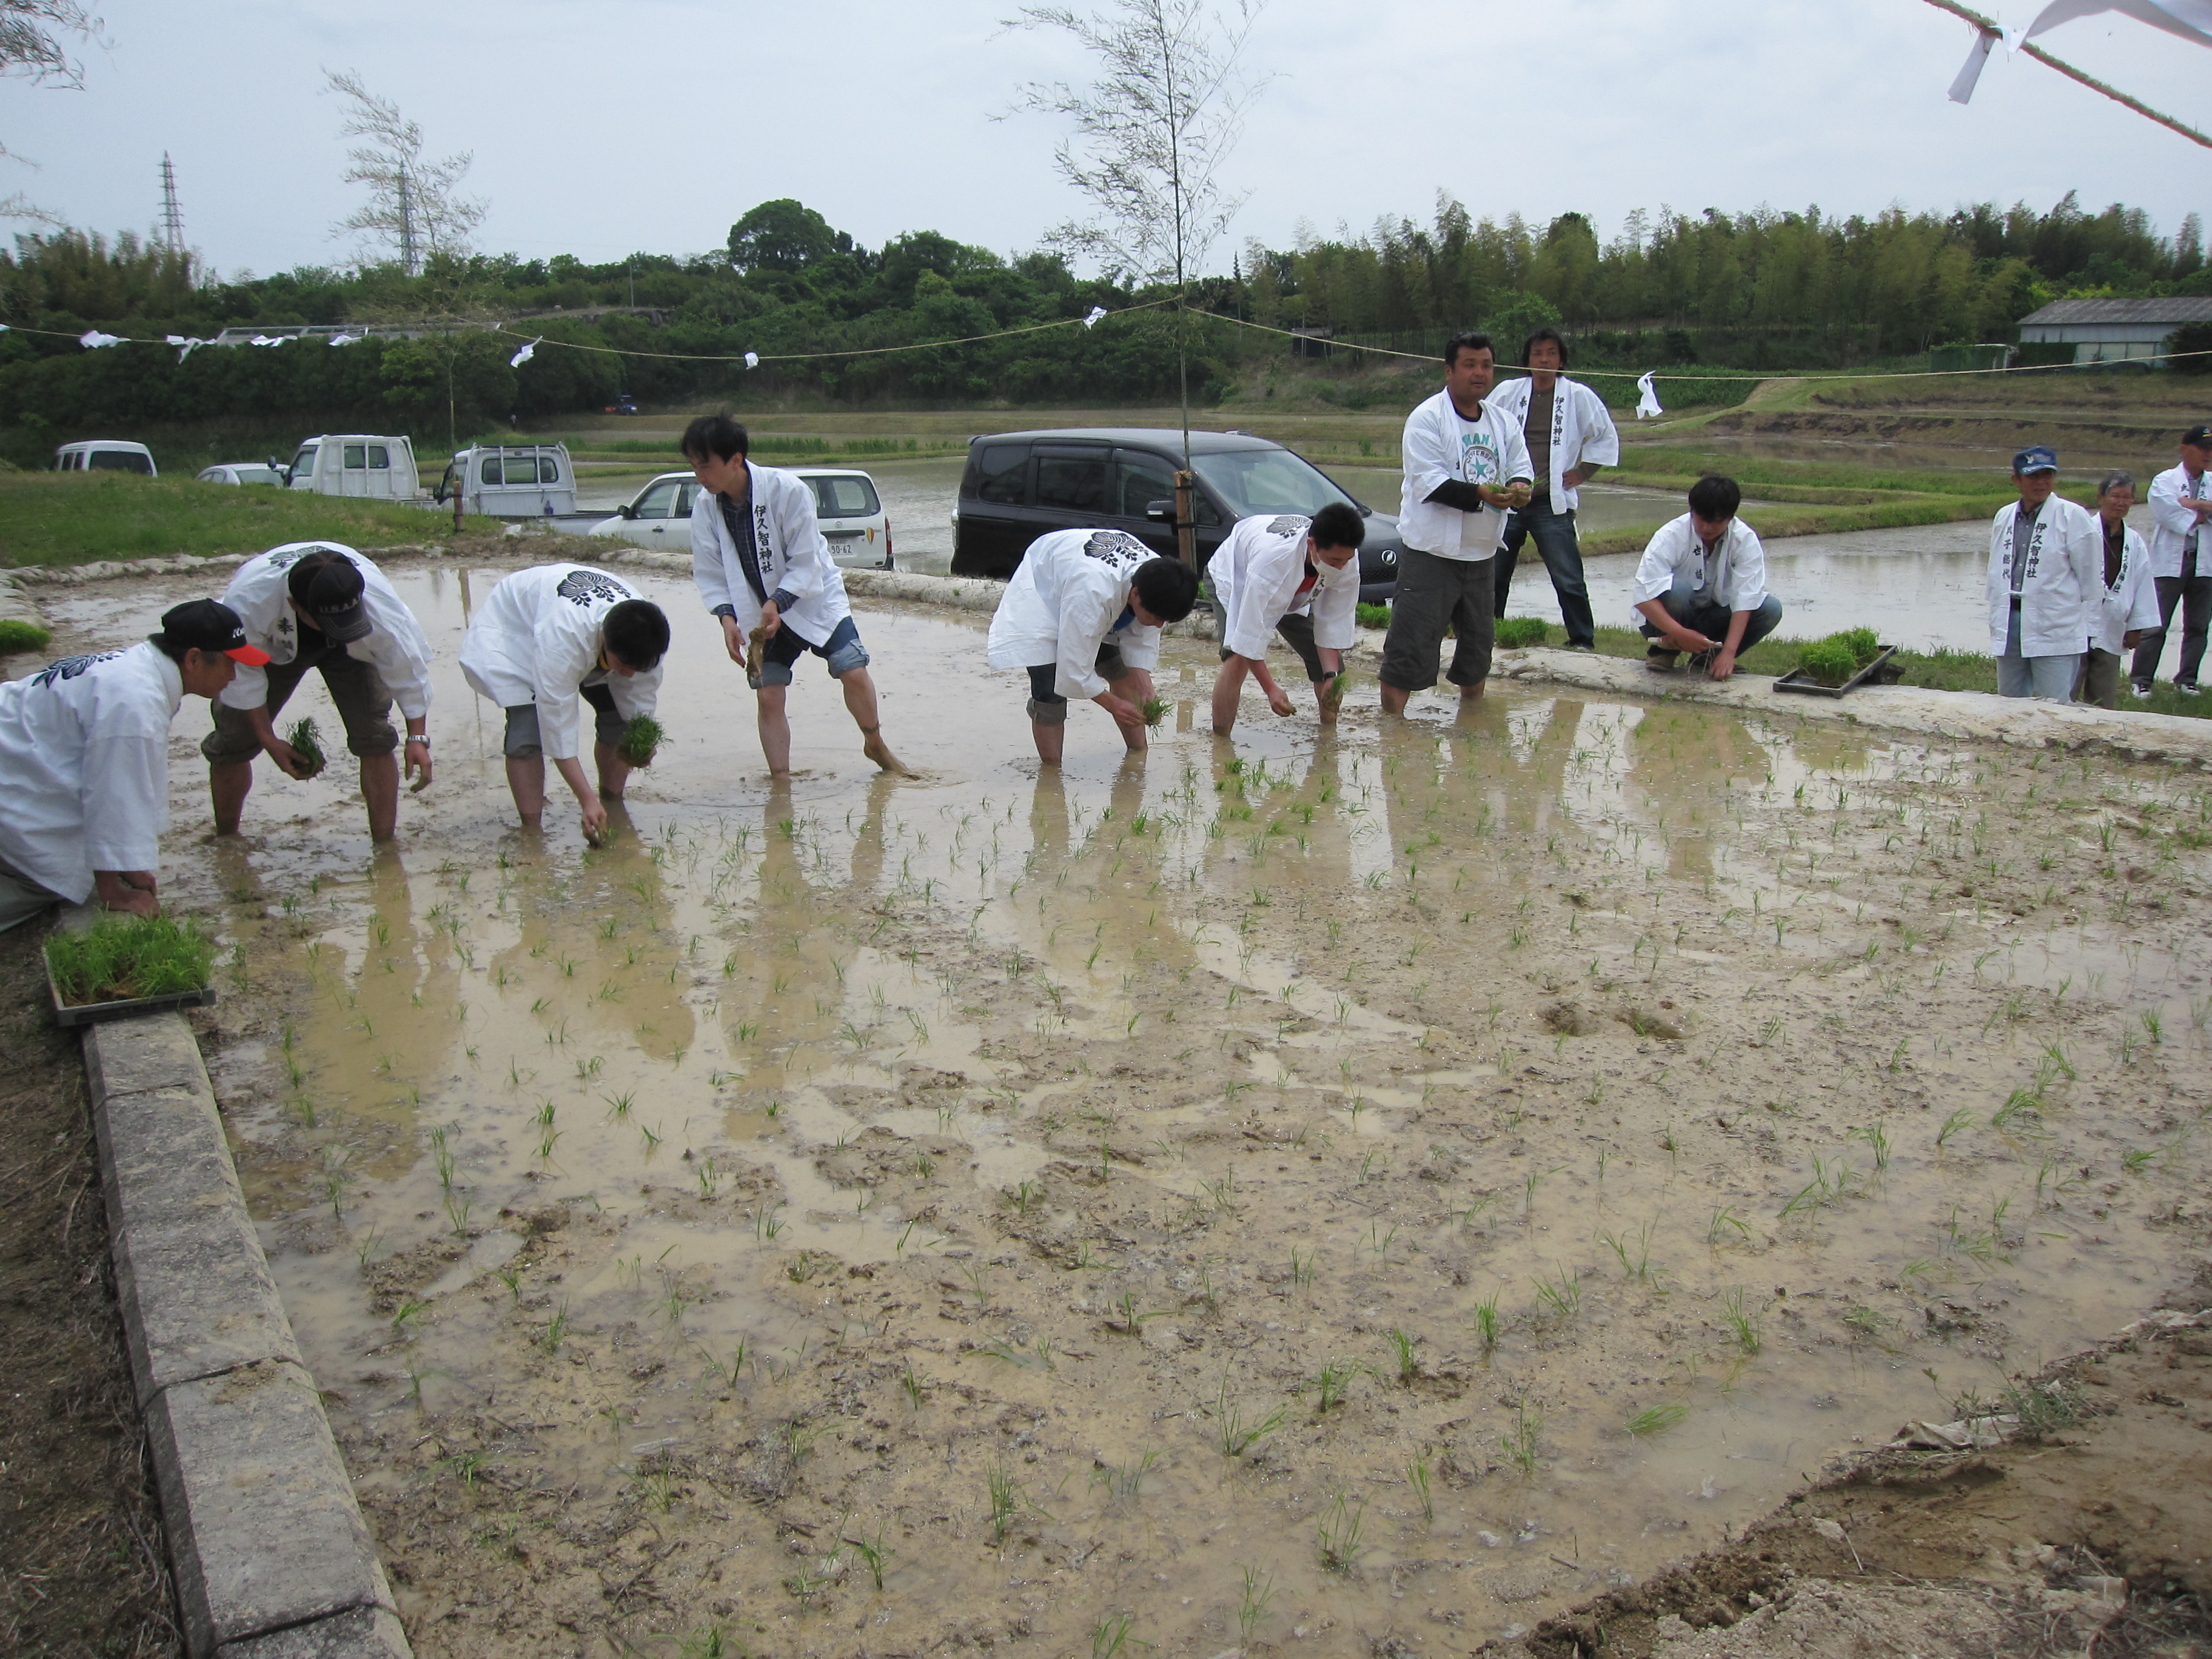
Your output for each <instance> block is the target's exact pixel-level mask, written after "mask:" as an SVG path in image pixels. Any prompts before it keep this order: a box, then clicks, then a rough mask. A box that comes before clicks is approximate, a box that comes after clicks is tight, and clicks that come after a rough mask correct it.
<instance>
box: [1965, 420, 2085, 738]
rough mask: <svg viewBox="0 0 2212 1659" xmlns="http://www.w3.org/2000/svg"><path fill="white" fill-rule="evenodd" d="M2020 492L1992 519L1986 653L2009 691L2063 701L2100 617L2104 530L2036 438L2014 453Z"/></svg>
mask: <svg viewBox="0 0 2212 1659" xmlns="http://www.w3.org/2000/svg"><path fill="white" fill-rule="evenodd" d="M2012 481H2013V485H2014V487H2015V489H2018V490H2019V491H2020V500H2019V501H2016V502H2014V503H2012V504H2010V505H2008V506H2006V507H2001V508H1999V509H1998V511H1997V513H1996V517H1995V518H1993V519H1992V520H1990V569H1989V580H1988V584H1987V593H1988V598H1989V606H1990V655H1991V656H1993V657H1995V658H1996V659H1997V690H1998V692H1999V694H2000V695H2002V696H2008V697H2039V698H2042V699H2043V700H2044V701H2045V702H2068V701H2069V700H2070V699H2071V698H2072V696H2073V695H2074V682H2075V678H2077V677H2078V676H2079V675H2080V673H2081V656H2082V653H2083V652H2085V651H2086V650H2087V649H2088V646H2089V641H2090V639H2091V638H2092V637H2093V635H2096V634H2098V633H2099V632H2100V631H2101V629H2102V628H2103V623H2104V583H2103V582H2102V581H2101V580H2099V575H2100V570H2101V568H2102V563H2103V561H2102V558H2101V556H2100V552H2099V549H2100V546H2101V544H2102V542H2103V538H2102V536H2100V534H2099V532H2098V529H2097V520H2096V518H2095V516H2094V515H2093V514H2092V513H2087V512H2085V511H2084V510H2083V509H2081V507H2076V506H2075V504H2074V503H2073V502H2071V501H2068V500H2067V499H2066V498H2065V497H2064V496H2063V495H2058V494H2057V487H2058V453H2057V451H2056V450H2053V449H2051V447H2048V446H2047V445H2044V444H2035V445H2032V446H2031V447H2028V448H2027V449H2023V450H2021V452H2020V453H2019V454H2017V455H2015V456H2014V457H2013V458H2012Z"/></svg>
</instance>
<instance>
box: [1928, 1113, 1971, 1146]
mask: <svg viewBox="0 0 2212 1659" xmlns="http://www.w3.org/2000/svg"><path fill="white" fill-rule="evenodd" d="M1973 1121H1974V1115H1973V1114H1972V1112H1970V1111H1968V1110H1967V1109H1966V1108H1965V1107H1963V1106H1961V1107H1960V1109H1958V1110H1957V1111H1955V1112H1954V1113H1952V1114H1951V1115H1950V1116H1948V1117H1947V1118H1945V1119H1944V1120H1943V1127H1942V1128H1940V1129H1938V1130H1937V1131H1936V1146H1939V1147H1942V1146H1948V1145H1949V1144H1950V1140H1951V1137H1952V1136H1953V1135H1955V1134H1957V1133H1959V1131H1960V1130H1961V1129H1964V1128H1968V1127H1972V1123H1973Z"/></svg>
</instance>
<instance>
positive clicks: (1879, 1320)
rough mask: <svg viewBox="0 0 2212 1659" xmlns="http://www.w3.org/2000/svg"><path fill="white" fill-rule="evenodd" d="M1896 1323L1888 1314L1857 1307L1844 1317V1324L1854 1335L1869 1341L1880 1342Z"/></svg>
mask: <svg viewBox="0 0 2212 1659" xmlns="http://www.w3.org/2000/svg"><path fill="white" fill-rule="evenodd" d="M1895 1323H1896V1321H1895V1320H1893V1319H1892V1318H1891V1317H1890V1316H1888V1315H1887V1314H1886V1313H1882V1312H1881V1311H1880V1310H1877V1309H1874V1308H1868V1307H1856V1308H1853V1309H1851V1310H1850V1311H1849V1312H1847V1313H1846V1314H1844V1324H1845V1325H1846V1326H1848V1327H1850V1330H1851V1332H1852V1333H1853V1334H1854V1335H1855V1336H1860V1337H1864V1338H1865V1339H1866V1340H1869V1341H1878V1340H1880V1339H1881V1334H1882V1333H1883V1332H1884V1331H1886V1330H1887V1329H1889V1328H1890V1327H1891V1326H1893V1325H1894V1324H1895Z"/></svg>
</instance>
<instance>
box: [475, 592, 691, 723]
mask: <svg viewBox="0 0 2212 1659" xmlns="http://www.w3.org/2000/svg"><path fill="white" fill-rule="evenodd" d="M638 597H639V596H638V594H637V593H636V592H634V591H633V590H632V589H631V588H630V586H629V585H628V584H627V583H625V582H624V581H623V580H621V579H620V578H619V577H615V576H610V575H609V574H607V573H606V572H605V571H604V570H594V569H592V567H591V566H589V565H587V564H541V565H538V566H536V567H535V568H532V569H529V570H518V571H516V572H515V573H514V574H513V575H511V576H505V577H502V578H501V580H500V582H499V585H498V586H495V587H494V588H493V589H492V591H491V592H490V593H489V594H488V595H486V596H485V599H484V602H483V606H482V608H481V609H479V610H478V611H477V615H476V620H475V621H474V622H472V623H470V624H469V631H468V635H467V637H466V638H465V639H464V640H463V641H461V672H462V673H463V674H465V675H466V676H467V677H468V682H469V684H470V685H471V686H472V687H473V688H474V689H475V690H476V693H477V696H481V697H489V698H490V699H491V701H492V702H495V703H497V704H498V705H499V706H500V707H501V708H520V706H521V705H523V704H524V703H535V704H536V705H537V706H538V742H539V743H540V744H542V745H543V746H544V750H545V754H546V757H547V758H549V759H551V760H556V761H562V760H574V759H575V758H576V750H577V748H578V746H579V744H580V740H581V725H582V722H581V720H580V717H579V715H578V714H577V702H578V693H579V692H580V690H582V688H583V687H584V686H585V684H587V683H589V684H605V686H606V688H607V690H608V692H609V693H610V694H611V696H613V698H614V700H615V712H616V713H617V714H620V715H621V716H622V717H623V719H624V720H635V719H636V718H637V717H638V716H639V715H640V714H651V713H653V708H654V707H655V706H656V705H657V704H658V702H659V696H660V677H661V674H662V672H663V671H664V670H665V668H666V667H667V665H668V659H666V658H665V657H663V658H662V659H660V661H659V663H658V664H656V665H654V666H653V667H652V668H650V669H648V670H647V671H645V672H644V673H641V674H631V675H623V674H611V673H608V672H607V671H605V670H604V669H602V668H601V667H600V666H599V629H600V628H601V626H602V625H603V624H604V623H605V620H606V614H607V612H608V611H611V610H613V609H614V608H615V607H616V606H617V605H620V604H621V603H622V602H623V600H624V599H636V598H638Z"/></svg>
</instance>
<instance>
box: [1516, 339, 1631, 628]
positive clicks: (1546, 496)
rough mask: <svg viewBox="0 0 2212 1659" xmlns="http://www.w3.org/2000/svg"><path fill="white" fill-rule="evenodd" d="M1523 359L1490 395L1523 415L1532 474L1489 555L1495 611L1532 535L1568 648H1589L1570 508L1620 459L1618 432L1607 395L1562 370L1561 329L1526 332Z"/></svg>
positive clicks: (1585, 587) (1591, 622)
mask: <svg viewBox="0 0 2212 1659" xmlns="http://www.w3.org/2000/svg"><path fill="white" fill-rule="evenodd" d="M1521 366H1522V368H1525V369H1527V370H1528V374H1526V375H1525V376H1523V377H1522V378H1520V379H1516V380H1508V381H1507V382H1506V383H1505V384H1504V386H1500V387H1498V390H1497V391H1496V392H1492V394H1491V398H1490V401H1491V403H1492V405H1493V406H1495V407H1496V408H1497V409H1498V410H1499V411H1500V412H1502V413H1503V414H1504V415H1505V416H1508V417H1509V418H1510V419H1513V420H1517V421H1519V422H1521V435H1522V441H1524V442H1526V443H1527V445H1528V460H1529V464H1530V465H1531V466H1532V467H1533V468H1534V471H1535V475H1536V478H1535V484H1534V488H1533V489H1532V490H1531V491H1530V494H1529V496H1528V502H1527V504H1526V505H1525V506H1522V507H1516V508H1515V509H1514V512H1513V516H1512V517H1511V518H1510V519H1508V520H1506V521H1505V535H1504V539H1503V540H1501V541H1500V542H1499V543H1498V556H1497V557H1496V558H1495V559H1494V560H1492V565H1493V567H1494V568H1495V571H1496V577H1497V583H1498V616H1499V617H1504V615H1505V601H1506V599H1507V597H1508V596H1509V595H1510V592H1512V588H1513V567H1514V566H1515V564H1516V563H1517V562H1519V560H1520V556H1521V544H1522V542H1524V541H1527V540H1528V539H1529V538H1532V537H1533V538H1534V540H1535V543H1536V552H1537V554H1538V556H1541V558H1542V559H1543V561H1544V568H1545V569H1546V570H1547V571H1548V572H1549V573H1550V574H1551V578H1552V591H1553V592H1554V593H1556V594H1558V595H1559V620H1560V621H1561V622H1562V623H1565V626H1566V630H1567V648H1568V649H1569V650H1571V651H1588V650H1589V649H1591V648H1592V647H1594V646H1595V644H1596V643H1597V619H1596V618H1595V617H1594V616H1592V615H1591V613H1590V602H1589V581H1588V580H1586V579H1585V578H1584V576H1583V550H1582V546H1581V544H1579V543H1578V542H1577V541H1576V539H1575V509H1576V507H1578V506H1580V505H1581V497H1580V496H1579V495H1577V491H1578V490H1579V489H1581V487H1582V486H1583V484H1585V483H1589V480H1590V478H1591V477H1592V476H1593V475H1595V473H1596V472H1597V471H1598V469H1599V468H1600V467H1601V466H1612V465H1616V464H1617V463H1618V462H1619V461H1620V433H1619V432H1617V431H1615V430H1614V429H1613V416H1611V415H1610V414H1608V413H1607V411H1606V407H1605V399H1604V398H1601V397H1599V396H1598V395H1597V393H1596V392H1593V391H1591V390H1590V389H1589V387H1588V386H1584V385H1583V384H1582V383H1581V382H1580V381H1578V380H1569V379H1567V377H1566V376H1565V374H1561V373H1560V371H1561V370H1562V369H1564V368H1566V366H1567V344H1566V342H1565V340H1562V339H1561V338H1560V337H1559V330H1557V329H1555V328H1540V329H1538V330H1537V331H1535V332H1534V334H1532V335H1530V336H1529V337H1528V343H1527V344H1525V345H1523V346H1522V348H1521Z"/></svg>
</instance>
